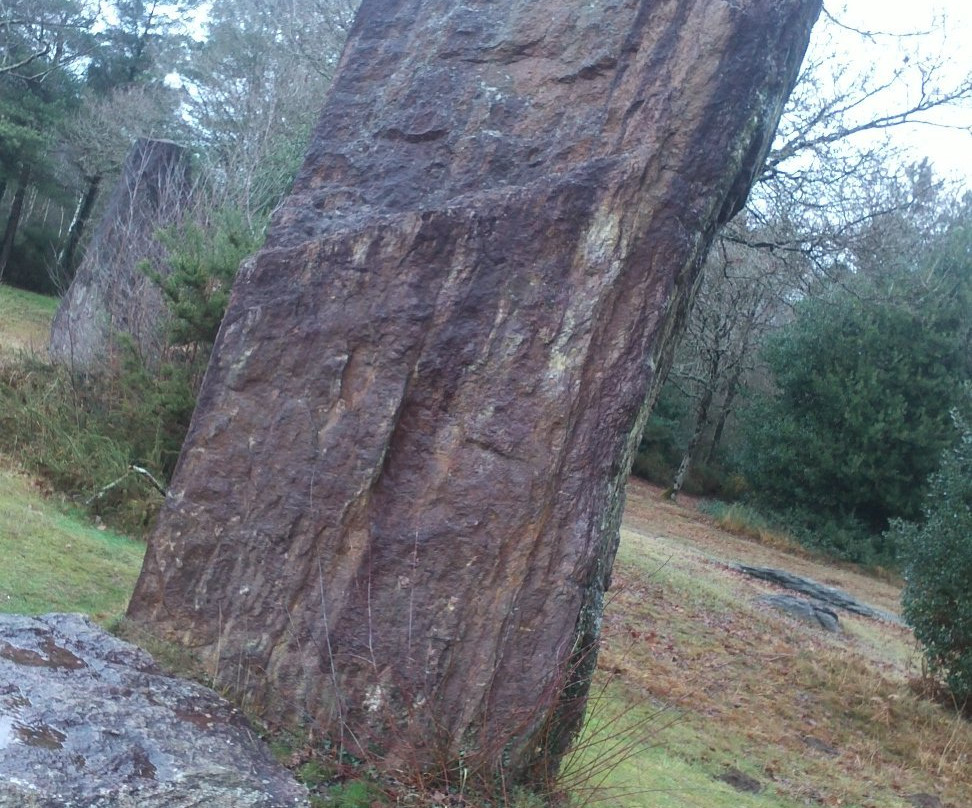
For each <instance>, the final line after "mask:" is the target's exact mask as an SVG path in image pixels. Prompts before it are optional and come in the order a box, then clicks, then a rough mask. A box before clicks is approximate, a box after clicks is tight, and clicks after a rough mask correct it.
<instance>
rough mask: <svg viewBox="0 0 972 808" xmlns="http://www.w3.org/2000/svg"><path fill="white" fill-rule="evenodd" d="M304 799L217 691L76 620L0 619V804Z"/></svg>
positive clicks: (97, 806) (223, 806)
mask: <svg viewBox="0 0 972 808" xmlns="http://www.w3.org/2000/svg"><path fill="white" fill-rule="evenodd" d="M307 804H308V802H307V793H306V790H305V789H304V788H303V787H302V786H300V785H298V783H297V782H295V781H294V779H293V778H292V777H291V776H290V773H289V772H287V771H286V770H285V769H283V768H282V767H281V766H279V765H277V764H276V763H275V762H274V761H273V758H272V757H271V756H270V753H269V752H268V751H267V749H266V748H265V746H264V745H263V744H262V743H261V742H260V741H259V740H258V739H257V738H256V737H255V736H254V734H253V732H252V730H251V729H250V727H249V726H248V725H247V723H246V722H245V721H244V720H243V718H242V716H240V714H239V713H238V712H237V711H236V710H235V709H234V708H233V707H232V706H231V705H229V704H228V703H227V702H226V701H224V700H223V699H221V698H219V697H218V696H217V695H216V694H215V693H213V691H211V690H209V689H207V688H204V687H201V686H200V685H196V684H192V683H190V682H186V681H183V680H180V679H175V678H172V677H171V676H166V675H164V674H163V673H162V672H161V671H160V670H159V669H158V668H157V667H156V666H155V663H154V662H153V661H152V658H151V657H150V656H149V655H148V654H146V653H145V652H144V651H141V650H140V649H138V648H136V647H135V646H133V645H130V644H129V643H126V642H122V641H121V640H119V639H117V638H116V637H113V636H111V635H110V634H107V633H106V632H104V631H103V630H102V629H100V628H98V627H97V626H95V625H94V624H93V623H91V622H90V621H89V620H88V619H87V618H85V617H83V616H81V615H77V614H49V615H45V616H43V617H25V616H21V615H0V808H29V807H30V806H37V808H202V806H206V808H284V806H288V807H289V806H306V805H307Z"/></svg>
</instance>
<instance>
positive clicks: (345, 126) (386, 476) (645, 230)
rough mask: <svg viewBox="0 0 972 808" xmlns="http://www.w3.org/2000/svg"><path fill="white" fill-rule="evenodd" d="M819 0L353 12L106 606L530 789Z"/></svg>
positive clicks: (466, 766) (577, 684) (548, 752)
mask: <svg viewBox="0 0 972 808" xmlns="http://www.w3.org/2000/svg"><path fill="white" fill-rule="evenodd" d="M819 8H820V4H819V2H818V0H737V2H733V3H723V2H711V1H710V0H678V1H676V0H668V1H667V2H666V1H665V0H662V1H660V2H647V0H646V1H645V2H639V3H604V4H599V3H594V4H593V5H592V4H591V3H590V2H587V1H586V0H585V1H584V2H581V0H511V2H505V3H464V4H456V3H445V2H442V0H364V2H363V3H362V5H361V8H360V10H359V13H358V18H357V20H356V22H355V25H354V28H353V30H352V33H351V37H350V39H349V42H348V45H347V47H346V49H345V51H344V55H343V57H342V60H341V65H340V67H339V69H338V73H337V75H336V77H335V80H334V84H333V86H332V88H331V90H330V92H329V94H328V102H327V106H326V108H325V110H324V114H323V115H322V117H321V119H320V122H319V124H318V126H317V129H316V131H315V134H314V138H313V141H312V143H311V146H310V149H309V151H308V154H307V158H306V161H305V163H304V166H303V168H302V169H301V171H300V173H299V175H298V177H297V180H296V181H295V184H294V188H293V191H292V194H291V196H290V197H289V198H288V199H287V200H286V201H285V202H284V204H283V205H282V206H281V208H280V209H278V211H277V213H276V215H275V217H274V221H273V224H272V226H271V229H270V232H269V233H268V237H267V243H266V245H265V246H264V248H263V250H262V251H261V252H260V253H259V254H258V255H257V257H256V258H255V259H254V261H253V262H252V263H249V264H247V265H244V268H243V270H242V271H241V273H240V274H239V276H238V277H237V281H236V284H235V286H234V289H233V295H232V298H231V301H230V305H229V309H228V311H227V315H226V318H225V320H224V322H223V326H222V328H221V329H220V333H219V338H218V340H217V344H216V347H215V350H214V353H213V359H212V361H211V363H210V366H209V370H208V371H207V374H206V378H205V381H204V383H203V388H202V391H201V393H200V397H199V402H198V405H197V409H196V413H195V416H194V418H193V423H192V427H191V429H190V433H189V436H188V438H187V442H186V444H185V446H184V448H183V452H182V456H181V459H180V462H179V466H178V469H177V471H176V474H175V477H174V479H173V482H172V485H171V488H170V496H169V498H168V499H167V502H166V505H165V508H164V510H163V513H162V514H161V515H160V518H159V521H158V524H157V527H156V529H155V531H154V533H153V535H152V537H151V541H150V546H149V549H148V553H147V555H146V560H145V565H144V567H143V570H142V574H141V576H140V578H139V582H138V585H137V587H136V590H135V593H134V595H133V597H132V601H131V604H130V606H129V615H130V616H131V618H132V619H133V620H135V621H136V622H137V623H139V624H141V625H142V626H143V627H144V628H146V629H147V630H149V631H153V632H156V633H158V634H161V635H163V636H165V637H168V638H169V639H171V640H178V641H179V642H182V643H185V644H187V645H189V646H191V647H192V648H193V649H194V651H195V652H196V653H197V654H198V655H199V657H200V658H201V659H202V660H203V661H204V662H205V664H206V665H207V666H208V668H209V670H210V671H211V672H212V674H213V676H214V677H215V679H216V681H217V683H218V684H219V685H220V686H223V687H226V688H228V689H229V690H230V691H232V692H234V693H235V694H236V695H237V697H238V698H240V699H241V700H243V701H244V702H245V703H246V704H247V706H248V707H249V708H251V709H253V710H256V711H257V712H260V713H263V714H264V715H265V716H266V717H267V718H269V719H271V720H273V721H283V720H286V721H291V722H294V723H297V724H302V725H304V726H313V727H315V728H316V731H318V732H322V733H325V734H326V735H328V736H329V737H331V738H332V739H333V740H334V742H335V743H338V744H341V743H343V744H344V745H345V746H347V747H351V748H356V749H358V750H361V751H362V752H363V753H365V754H368V755H369V756H371V757H372V759H374V757H373V756H376V755H377V756H379V758H378V760H377V761H376V762H378V763H383V765H385V766H388V767H389V768H392V769H401V768H403V767H409V768H412V769H413V772H417V771H425V772H432V771H434V772H444V773H449V772H451V774H454V775H455V776H456V778H457V782H458V780H459V778H460V772H461V777H462V778H465V777H466V776H467V775H468V776H469V777H470V778H477V777H478V778H482V779H483V780H489V781H493V782H495V779H494V778H495V777H496V774H497V772H498V771H499V770H500V769H503V770H504V777H505V778H506V779H505V781H504V782H507V783H509V782H517V781H535V780H543V779H544V778H545V777H546V776H548V775H549V774H550V772H551V771H553V770H555V769H556V767H557V764H558V761H559V759H560V756H561V755H562V753H563V752H564V750H565V748H566V746H567V743H568V742H569V740H570V739H571V738H572V737H573V735H574V733H575V732H576V731H577V729H578V728H579V726H580V723H581V719H582V717H583V710H584V703H585V697H586V693H587V688H588V683H589V679H590V675H591V673H592V671H593V668H594V664H595V660H596V651H597V643H598V632H599V626H600V622H601V612H602V607H603V604H604V593H605V589H606V588H607V586H608V584H609V581H610V575H611V566H612V563H613V559H614V554H615V550H616V547H617V542H618V537H619V526H620V520H621V511H622V507H623V499H624V483H625V481H626V479H627V475H628V472H629V470H630V461H631V457H632V454H633V451H634V448H635V446H636V444H637V437H638V435H639V434H640V431H641V428H642V427H643V425H644V421H645V419H646V417H647V411H646V409H645V404H644V402H645V391H646V390H647V389H648V388H649V386H652V385H653V382H654V381H655V377H656V374H659V373H662V372H663V371H664V368H665V367H666V366H667V365H668V364H669V363H670V361H671V352H672V340H671V335H672V334H673V333H674V332H675V331H677V330H678V328H679V326H680V323H681V321H682V320H683V318H684V315H685V312H686V309H687V307H688V305H689V303H690V300H691V297H692V294H693V290H694V287H695V279H696V276H697V274H698V269H699V266H700V263H701V261H702V260H703V257H704V254H705V251H706V249H707V248H708V244H709V242H710V241H711V238H712V235H713V233H714V232H715V230H716V228H717V227H718V225H719V224H720V223H721V222H724V221H726V220H727V219H728V218H729V217H731V216H732V215H734V214H735V212H736V211H738V210H739V208H740V207H741V205H742V204H743V203H744V201H745V197H746V194H747V192H748V188H749V185H750V183H751V181H752V177H753V175H754V173H755V172H756V171H758V170H759V167H760V166H761V164H762V160H763V158H764V155H765V153H766V151H767V149H768V147H769V143H770V141H771V140H772V137H773V133H774V129H775V126H776V123H777V120H778V117H779V114H780V111H781V109H782V105H783V102H784V99H785V97H786V95H787V93H788V91H789V89H790V88H791V87H792V84H793V81H794V80H795V77H796V74H797V70H798V66H799V64H798V63H799V61H800V58H801V56H802V54H803V52H804V49H805V47H806V43H807V39H808V36H809V29H810V25H811V23H812V20H813V19H814V18H815V17H816V15H817V13H818V12H819ZM450 776H451V775H450Z"/></svg>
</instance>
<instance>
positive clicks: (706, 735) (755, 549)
mask: <svg viewBox="0 0 972 808" xmlns="http://www.w3.org/2000/svg"><path fill="white" fill-rule="evenodd" d="M628 502H629V507H628V509H627V512H626V518H625V530H624V532H623V534H622V550H621V553H620V554H619V559H618V564H617V567H616V570H617V572H616V576H615V595H614V600H613V602H612V603H611V605H610V607H609V609H608V612H607V614H606V618H605V640H604V651H603V654H602V659H601V664H602V667H603V668H604V669H605V670H606V671H610V672H613V673H615V674H617V675H619V677H620V679H621V681H622V682H623V683H624V685H625V687H626V688H627V692H629V693H630V694H631V698H632V699H634V700H638V699H639V698H640V699H642V700H646V701H650V702H652V703H660V704H670V705H673V706H674V707H675V708H677V709H678V710H679V711H680V713H681V716H682V722H681V727H680V728H679V729H677V730H676V731H675V732H674V733H673V734H672V735H671V739H669V740H666V736H665V735H663V736H662V737H661V738H660V742H661V743H671V744H672V754H674V755H679V756H681V757H682V758H685V759H689V760H691V761H692V762H693V763H694V764H695V765H697V766H701V767H703V768H706V769H707V770H710V771H712V772H716V771H719V770H720V769H723V768H725V767H728V766H741V765H743V764H745V766H744V767H748V769H747V770H749V771H754V772H757V773H758V777H759V779H760V780H761V781H762V782H763V783H764V785H765V787H766V790H767V791H769V792H771V793H772V794H773V795H774V796H775V798H777V799H779V800H782V802H780V803H774V804H794V805H800V804H815V805H828V806H860V807H861V808H865V807H866V806H873V808H878V807H879V806H880V807H881V808H884V806H907V805H909V804H910V803H908V802H907V801H906V797H907V796H908V795H911V794H916V793H927V794H934V795H937V796H939V797H940V798H941V799H942V801H943V804H945V805H952V806H954V808H966V806H972V723H970V722H969V721H967V720H964V719H962V718H959V717H957V716H956V714H955V713H954V711H950V710H948V709H946V708H944V707H942V706H940V705H939V704H936V703H934V702H933V701H931V700H929V699H927V698H923V697H922V696H921V695H919V694H918V693H916V692H915V688H914V687H913V686H912V682H913V680H914V679H915V677H917V676H918V675H919V672H920V670H919V668H920V664H919V659H918V656H917V653H916V651H915V648H914V643H913V640H912V638H911V634H910V631H909V630H908V629H906V628H903V627H901V626H895V625H891V624H888V623H882V622H878V621H873V620H867V619H864V618H860V617H854V616H851V615H841V622H842V624H843V626H844V631H843V633H842V634H840V635H831V634H827V633H825V632H822V631H820V630H818V629H815V628H811V627H809V626H806V625H804V624H802V623H799V622H796V621H794V620H791V619H789V618H786V617H783V616H782V615H779V614H777V613H775V612H773V611H771V610H768V609H767V608H766V607H762V606H760V605H758V604H757V603H756V600H757V598H758V597H759V596H760V595H761V594H765V593H767V592H769V591H771V590H772V589H773V587H772V586H771V585H769V584H765V583H763V582H760V581H756V580H753V579H750V578H748V577H746V576H743V575H740V574H738V573H736V572H734V571H732V570H731V569H730V568H729V567H728V566H727V562H732V561H738V562H743V563H746V564H758V565H766V566H775V567H781V568H784V569H788V570H791V571H793V572H795V573H797V574H800V575H805V576H808V577H812V578H815V579H816V580H818V581H821V582H824V583H826V584H828V585H831V586H838V587H841V588H843V589H845V590H847V591H849V592H851V593H852V594H853V595H855V596H856V597H858V598H859V599H861V600H863V601H865V602H868V603H870V604H872V605H875V606H878V607H880V608H882V609H886V610H888V611H896V610H897V607H898V596H899V591H898V588H897V587H896V586H895V585H894V584H893V583H891V582H889V581H886V580H879V579H875V578H873V577H869V576H865V575H861V574H860V573H858V572H855V571H854V570H851V569H838V568H833V567H830V566H826V565H824V564H822V563H820V562H818V561H815V560H813V559H810V558H808V557H806V556H805V555H802V554H801V555H792V554H789V553H786V552H785V551H784V550H781V549H779V548H775V547H770V546H767V545H766V544H763V543H759V542H756V541H749V540H746V539H744V538H740V537H738V536H734V535H731V534H729V533H727V532H724V531H720V530H718V529H717V528H715V527H714V525H713V524H712V522H711V520H708V519H707V518H706V517H702V516H701V515H700V514H697V513H696V512H695V511H694V510H693V509H692V508H691V504H690V503H689V504H687V503H685V502H684V501H683V502H682V503H680V504H678V505H674V504H672V503H669V502H666V501H664V500H661V499H658V498H657V496H656V492H655V491H654V489H652V488H651V487H649V486H645V485H644V484H642V483H639V482H635V483H633V485H632V488H631V490H630V491H629V500H628ZM628 804H631V805H635V804H641V803H637V802H631V803H628ZM643 804H645V805H649V804H651V803H650V802H645V803H643Z"/></svg>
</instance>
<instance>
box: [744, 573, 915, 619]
mask: <svg viewBox="0 0 972 808" xmlns="http://www.w3.org/2000/svg"><path fill="white" fill-rule="evenodd" d="M733 569H735V570H738V571H739V572H742V573H745V574H746V575H750V576H752V577H753V578H759V579H760V580H762V581H769V582H770V583H774V584H776V585H777V586H782V587H783V588H784V589H790V590H792V591H794V592H799V593H800V594H802V595H807V596H808V597H810V598H812V599H813V600H815V601H817V602H818V603H819V604H821V605H822V606H825V607H830V608H832V609H842V610H843V611H845V612H850V613H851V614H859V615H861V616H862V617H870V618H872V619H874V620H884V621H886V622H888V623H894V624H896V625H901V623H902V621H901V618H900V617H898V615H896V614H893V613H892V612H887V611H885V610H884V609H875V608H874V607H873V606H868V605H867V604H866V603H861V602H860V601H859V600H857V599H856V598H855V597H853V596H852V595H849V594H847V593H846V592H844V591H843V590H842V589H835V588H834V587H832V586H825V585H824V584H821V583H818V582H817V581H815V580H813V579H812V578H803V577H801V576H799V575H794V574H793V573H792V572H787V571H786V570H778V569H775V568H773V567H750V566H747V565H746V564H734V565H733Z"/></svg>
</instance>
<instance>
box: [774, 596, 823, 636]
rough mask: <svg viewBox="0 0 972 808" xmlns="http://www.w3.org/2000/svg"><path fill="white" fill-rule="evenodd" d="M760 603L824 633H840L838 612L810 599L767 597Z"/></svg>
mask: <svg viewBox="0 0 972 808" xmlns="http://www.w3.org/2000/svg"><path fill="white" fill-rule="evenodd" d="M759 602H760V603H765V604H766V605H767V606H772V607H773V608H774V609H779V610H780V611H781V612H785V613H786V614H788V615H790V616H791V617H796V618H797V619H798V620H803V621H804V622H807V623H810V624H811V625H813V626H817V627H818V628H822V629H823V630H824V631H833V632H837V631H840V618H838V617H837V612H835V611H834V610H833V609H828V608H827V607H826V606H823V605H822V604H820V603H817V602H814V601H812V600H809V599H808V598H798V597H797V596H796V595H767V596H766V597H765V598H760V599H759Z"/></svg>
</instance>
